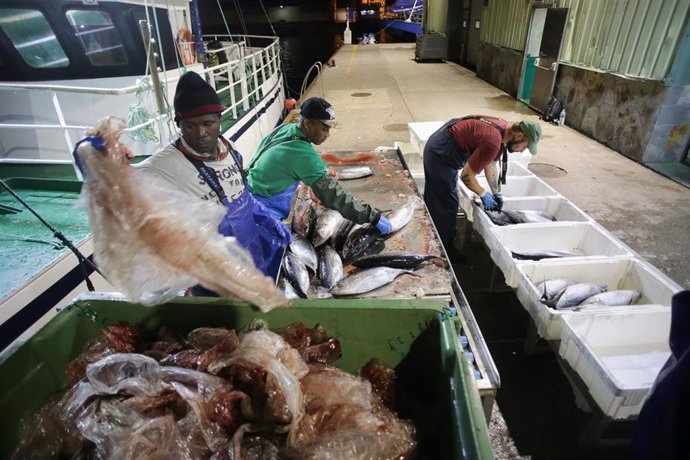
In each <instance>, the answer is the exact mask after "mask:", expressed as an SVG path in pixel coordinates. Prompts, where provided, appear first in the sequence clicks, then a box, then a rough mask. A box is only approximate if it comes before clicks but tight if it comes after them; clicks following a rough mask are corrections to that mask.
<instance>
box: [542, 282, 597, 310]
mask: <svg viewBox="0 0 690 460" xmlns="http://www.w3.org/2000/svg"><path fill="white" fill-rule="evenodd" d="M606 289H607V286H606V285H605V284H599V283H578V284H573V285H572V286H568V287H567V288H565V289H563V290H562V291H561V292H560V293H559V294H557V295H556V297H554V299H553V301H552V303H553V304H554V306H555V308H556V309H557V310H565V309H569V308H573V307H576V306H578V305H580V303H582V301H584V300H585V299H587V298H588V297H591V296H593V295H595V294H599V293H600V292H604V291H606Z"/></svg>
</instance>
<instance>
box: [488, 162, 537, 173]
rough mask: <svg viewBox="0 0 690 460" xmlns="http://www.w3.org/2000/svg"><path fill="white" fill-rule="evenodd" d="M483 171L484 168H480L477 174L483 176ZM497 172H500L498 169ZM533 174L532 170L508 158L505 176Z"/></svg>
mask: <svg viewBox="0 0 690 460" xmlns="http://www.w3.org/2000/svg"><path fill="white" fill-rule="evenodd" d="M484 171H485V170H483V169H482V172H480V173H479V174H477V175H478V176H481V177H484V176H485V174H484ZM499 173H500V171H499ZM534 175H535V174H534V173H533V172H532V171H530V170H529V169H527V166H524V165H522V164H520V163H518V162H515V161H510V160H509V161H508V167H507V168H506V176H518V177H522V176H534Z"/></svg>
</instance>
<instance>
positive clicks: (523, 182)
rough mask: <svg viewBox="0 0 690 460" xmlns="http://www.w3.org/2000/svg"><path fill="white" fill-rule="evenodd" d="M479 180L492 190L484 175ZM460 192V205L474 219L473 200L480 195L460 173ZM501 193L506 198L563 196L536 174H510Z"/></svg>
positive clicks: (483, 185)
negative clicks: (463, 179)
mask: <svg viewBox="0 0 690 460" xmlns="http://www.w3.org/2000/svg"><path fill="white" fill-rule="evenodd" d="M477 181H478V182H479V185H480V186H481V187H482V188H483V189H484V190H490V189H489V183H488V182H487V181H486V178H485V177H484V176H477ZM458 192H459V196H460V207H461V208H462V210H463V211H465V213H466V214H467V219H468V220H470V221H473V220H474V210H473V208H472V202H473V201H474V200H478V199H479V196H478V195H477V194H476V193H474V192H473V191H472V190H470V189H469V188H467V186H466V185H465V184H464V183H463V182H462V180H460V174H458ZM501 193H502V194H503V197H504V198H509V197H545V196H558V197H560V196H561V195H560V194H559V193H558V192H557V191H556V190H555V189H554V188H553V187H551V186H550V185H548V184H547V183H546V182H544V181H543V180H541V179H539V178H538V177H537V176H534V175H531V176H508V178H507V181H506V184H504V185H501Z"/></svg>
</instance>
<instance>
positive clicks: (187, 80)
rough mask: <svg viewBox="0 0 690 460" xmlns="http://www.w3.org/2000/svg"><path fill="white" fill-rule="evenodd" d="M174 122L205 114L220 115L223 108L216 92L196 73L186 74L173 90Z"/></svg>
mask: <svg viewBox="0 0 690 460" xmlns="http://www.w3.org/2000/svg"><path fill="white" fill-rule="evenodd" d="M173 105H174V107H175V121H176V122H179V121H180V119H182V118H192V117H196V116H199V115H206V114H207V113H221V112H222V111H223V106H222V105H220V99H219V98H218V94H216V90H214V89H213V87H212V86H211V85H209V84H208V83H206V80H204V79H203V78H201V76H200V75H199V74H198V73H196V72H187V73H185V74H184V75H182V77H180V80H179V81H178V82H177V88H176V89H175V99H174V102H173Z"/></svg>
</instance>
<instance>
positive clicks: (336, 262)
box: [319, 246, 343, 289]
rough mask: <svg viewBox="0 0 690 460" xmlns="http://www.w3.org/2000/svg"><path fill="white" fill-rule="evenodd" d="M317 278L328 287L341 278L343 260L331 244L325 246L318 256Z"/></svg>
mask: <svg viewBox="0 0 690 460" xmlns="http://www.w3.org/2000/svg"><path fill="white" fill-rule="evenodd" d="M319 279H320V280H321V284H323V285H324V286H326V287H327V288H328V289H330V288H332V287H333V286H335V284H336V283H337V282H338V281H340V280H341V279H343V261H342V260H341V259H340V256H339V255H338V253H337V252H336V251H335V249H333V248H332V247H331V246H325V247H324V248H323V249H322V250H321V254H320V257H319Z"/></svg>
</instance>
